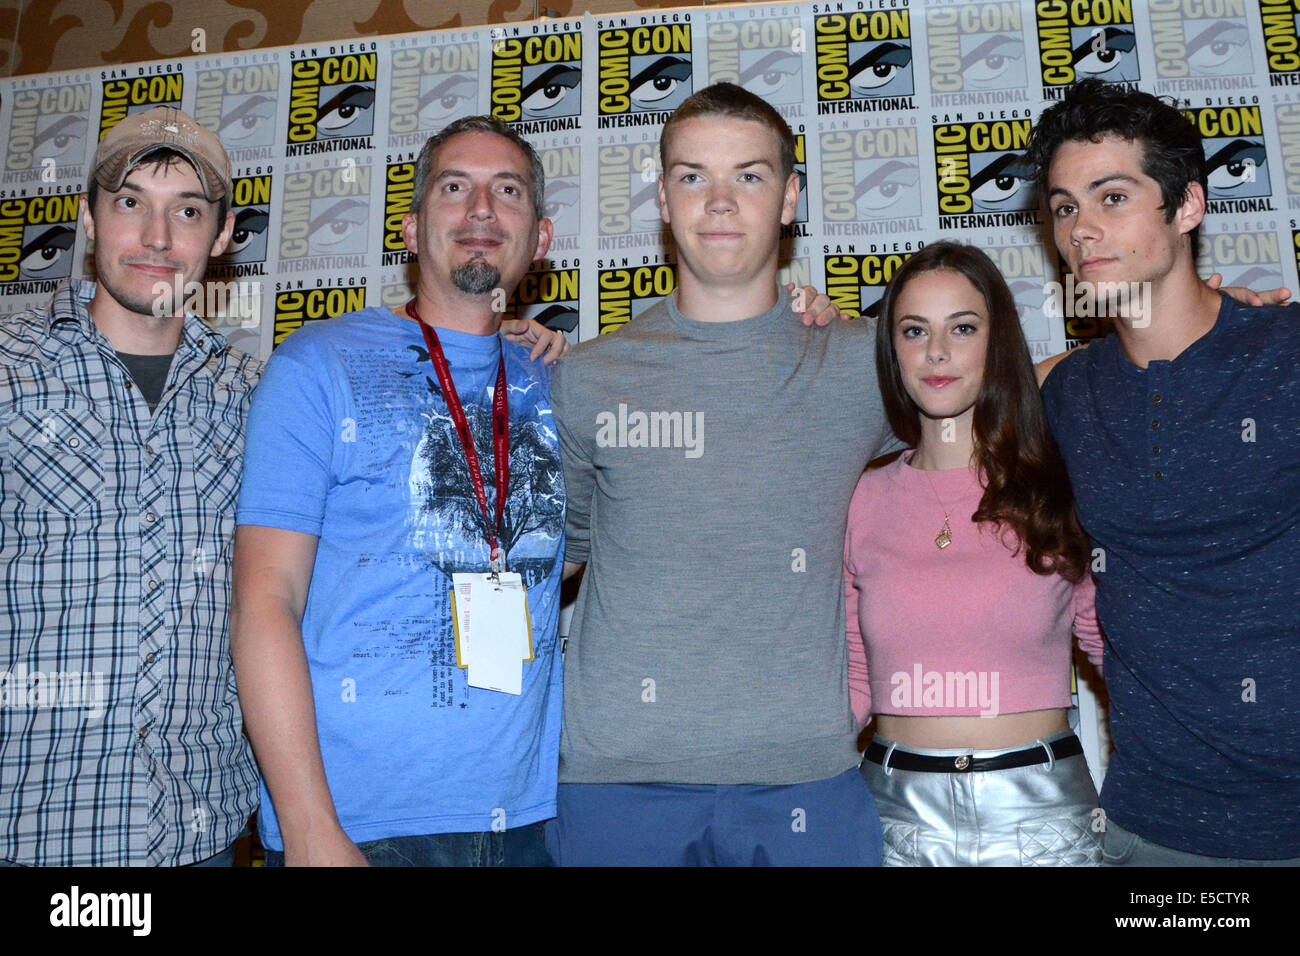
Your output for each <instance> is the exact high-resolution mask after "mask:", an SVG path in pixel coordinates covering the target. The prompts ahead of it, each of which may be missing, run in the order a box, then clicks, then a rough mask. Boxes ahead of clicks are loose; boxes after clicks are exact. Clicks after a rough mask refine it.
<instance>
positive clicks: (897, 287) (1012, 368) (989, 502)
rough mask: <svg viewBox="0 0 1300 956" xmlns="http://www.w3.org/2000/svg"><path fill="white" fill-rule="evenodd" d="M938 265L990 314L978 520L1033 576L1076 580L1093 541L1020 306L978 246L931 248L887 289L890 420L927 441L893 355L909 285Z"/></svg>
mask: <svg viewBox="0 0 1300 956" xmlns="http://www.w3.org/2000/svg"><path fill="white" fill-rule="evenodd" d="M934 269H950V270H952V271H954V272H958V273H960V274H961V275H963V276H965V277H966V279H968V280H969V281H970V283H971V285H973V286H974V287H975V288H976V289H977V290H979V293H980V295H982V296H983V297H984V304H985V306H986V307H987V308H988V315H989V336H988V349H987V351H986V353H985V356H984V379H983V381H982V382H981V383H980V390H979V395H978V396H977V397H976V399H975V410H974V415H973V418H972V423H971V431H972V434H973V438H974V446H975V449H974V464H976V465H977V466H978V467H979V474H980V481H981V483H982V484H983V487H984V494H983V497H981V498H980V504H979V508H977V509H976V511H975V514H974V515H973V516H972V518H971V520H972V521H976V522H981V521H982V522H989V523H991V524H993V525H994V526H995V527H997V529H998V531H999V532H1003V531H1006V530H1010V531H1011V532H1013V533H1014V534H1015V536H1016V539H1017V547H1016V553H1017V554H1018V553H1020V551H1021V549H1023V551H1024V555H1025V563H1026V564H1027V565H1028V566H1029V569H1030V570H1031V571H1033V572H1035V573H1036V574H1060V575H1061V576H1062V577H1064V578H1065V579H1066V580H1068V581H1079V580H1080V579H1081V578H1082V577H1083V575H1084V574H1085V573H1086V572H1087V570H1088V562H1089V558H1090V556H1091V551H1090V545H1089V542H1088V537H1087V535H1086V534H1085V533H1084V530H1083V527H1082V526H1081V525H1080V524H1079V518H1078V516H1077V515H1076V514H1075V511H1074V494H1073V492H1072V491H1071V490H1070V481H1069V478H1068V477H1067V476H1066V473H1065V462H1064V461H1062V459H1061V453H1060V450H1059V449H1058V448H1057V447H1056V442H1055V441H1054V440H1053V439H1052V434H1051V432H1050V431H1049V429H1048V427H1047V415H1046V413H1045V412H1044V411H1043V400H1042V397H1041V396H1040V395H1039V392H1038V379H1037V377H1036V376H1035V374H1034V366H1033V362H1032V361H1031V360H1030V357H1029V346H1028V345H1027V344H1026V343H1025V336H1024V333H1023V332H1022V331H1021V329H1020V317H1019V315H1018V314H1017V312H1016V304H1015V300H1014V299H1013V298H1012V296H1011V290H1010V289H1009V288H1007V283H1006V280H1005V279H1003V278H1002V273H1000V272H999V271H998V269H997V266H995V265H994V264H993V262H992V260H990V259H989V257H988V256H986V255H985V254H984V253H983V252H981V251H980V250H978V249H976V248H975V247H973V246H968V245H963V244H961V243H957V242H948V241H943V242H934V243H931V244H929V245H927V246H926V247H925V248H924V249H922V250H921V251H920V252H917V253H916V254H915V255H913V256H912V257H911V258H910V259H908V260H907V261H906V262H905V263H903V265H902V266H901V267H900V268H899V270H898V271H897V272H896V273H895V274H894V277H893V279H892V280H891V281H890V283H889V287H888V288H887V289H886V290H885V295H884V299H883V300H882V303H881V310H880V320H879V322H878V324H877V326H876V372H877V375H878V377H879V380H880V391H881V395H882V397H883V399H884V405H885V414H886V415H888V417H889V424H890V426H891V427H892V428H893V429H894V434H895V435H897V436H898V437H899V438H900V439H901V440H902V441H904V442H906V443H907V444H909V445H911V446H913V447H915V446H916V444H917V442H918V441H919V440H920V438H921V410H920V409H919V408H918V407H917V405H916V403H915V402H914V401H912V398H911V396H910V395H908V394H907V389H906V388H905V387H904V386H903V375H902V371H901V369H900V368H899V365H898V354H897V353H896V352H895V350H894V325H895V320H896V316H895V310H896V303H897V302H898V298H899V296H900V295H901V294H902V292H903V289H904V288H905V287H906V286H907V283H908V282H910V281H911V280H913V279H915V278H916V277H917V276H919V275H921V274H922V273H925V272H929V271H931V270H934Z"/></svg>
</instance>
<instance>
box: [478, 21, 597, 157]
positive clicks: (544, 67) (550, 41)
mask: <svg viewBox="0 0 1300 956" xmlns="http://www.w3.org/2000/svg"><path fill="white" fill-rule="evenodd" d="M498 29H501V28H498ZM581 112H582V34H581V33H577V32H569V33H550V34H546V35H539V36H530V37H525V38H523V39H510V38H502V39H496V40H494V42H493V44H492V115H493V116H495V117H496V118H497V119H499V120H502V121H504V122H507V123H515V122H521V123H525V124H529V123H533V124H536V123H538V121H542V120H558V119H561V118H565V117H569V118H571V119H570V120H569V121H568V122H563V123H558V124H557V123H546V124H542V125H538V126H537V128H536V129H533V128H532V127H530V126H527V125H525V126H524V127H523V129H524V130H525V131H531V132H542V131H544V130H550V129H576V128H577V126H578V119H577V117H578V116H579V114H580V113H581Z"/></svg>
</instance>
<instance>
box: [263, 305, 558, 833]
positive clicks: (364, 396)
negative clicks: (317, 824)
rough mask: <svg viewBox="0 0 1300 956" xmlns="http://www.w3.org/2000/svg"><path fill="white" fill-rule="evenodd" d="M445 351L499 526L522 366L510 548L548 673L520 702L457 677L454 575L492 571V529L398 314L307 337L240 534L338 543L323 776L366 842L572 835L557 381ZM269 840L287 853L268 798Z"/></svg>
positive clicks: (513, 361) (283, 368)
mask: <svg viewBox="0 0 1300 956" xmlns="http://www.w3.org/2000/svg"><path fill="white" fill-rule="evenodd" d="M438 337H439V340H440V341H441V343H442V347H443V351H444V352H445V353H446V356H447V360H448V363H449V365H450V366H451V372H452V378H453V381H454V382H455V384H456V390H457V393H458V395H459V396H460V400H461V404H462V405H463V406H464V408H465V414H466V417H467V418H468V421H469V425H470V429H471V431H472V432H473V434H474V439H475V445H476V447H477V449H478V457H479V467H480V471H481V472H482V474H483V484H484V487H485V489H486V492H487V501H488V512H489V514H490V515H493V516H495V513H496V488H495V485H496V478H495V473H494V469H493V458H492V428H491V414H492V392H493V389H494V387H495V385H496V378H497V361H498V356H499V355H500V354H502V353H501V350H502V349H504V354H505V360H506V381H507V383H508V388H509V405H510V488H509V496H508V498H507V502H506V508H505V517H504V519H503V536H502V541H503V546H504V547H505V548H506V554H507V562H508V566H509V570H511V571H515V572H518V573H519V574H520V575H521V576H522V577H523V581H524V585H525V587H526V588H527V590H528V607H529V612H530V616H531V619H532V631H533V644H534V653H535V659H534V660H533V661H531V662H528V663H525V664H524V665H523V693H522V695H520V696H518V697H516V696H513V695H510V694H503V693H498V692H496V691H489V690H481V689H479V688H477V687H469V686H468V684H467V683H466V672H465V671H464V670H461V669H460V668H458V667H457V666H456V651H455V643H454V637H453V630H452V615H451V604H450V599H449V592H450V590H451V575H452V574H453V573H455V572H458V571H468V572H474V571H478V572H482V571H486V570H488V543H487V534H486V531H487V529H486V524H485V521H484V518H483V513H482V511H481V510H480V508H479V504H478V499H477V498H476V497H475V494H474V486H473V483H472V481H471V479H470V474H469V468H468V465H467V463H466V460H465V454H464V451H463V450H462V447H461V444H460V439H459V438H458V437H457V435H456V431H455V428H454V426H453V424H452V420H451V416H450V415H449V414H448V411H447V404H446V401H445V400H444V399H443V397H442V392H441V389H440V388H439V386H438V378H437V375H436V374H435V373H434V369H433V363H432V362H431V361H430V360H429V355H428V350H427V348H426V346H425V342H424V337H423V335H422V334H421V331H420V327H419V326H418V325H417V324H416V323H415V322H413V321H410V320H408V319H403V318H400V317H398V316H396V315H394V314H393V313H392V312H390V311H388V310H386V309H365V310H363V311H361V312H354V313H351V314H349V315H345V316H341V317H339V318H337V319H332V320H329V321H326V322H321V323H317V324H313V325H308V326H304V327H303V328H302V329H300V330H298V331H297V332H295V333H293V334H292V335H291V336H289V337H288V338H287V339H285V341H284V343H283V344H282V345H280V347H279V348H278V349H277V350H276V352H275V354H274V355H273V356H272V357H271V360H270V362H269V364H268V366H267V369H266V373H265V374H264V375H263V377H262V381H261V383H260V384H259V386H258V389H257V392H256V393H255V395H254V398H253V404H252V408H251V410H250V412H249V419H248V438H247V443H246V451H245V461H244V477H243V487H242V489H241V492H240V499H239V512H238V523H239V524H250V525H263V526H267V527H274V528H283V529H287V530H290V531H299V532H303V533H306V534H312V535H317V536H318V537H319V539H320V540H319V545H318V549H317V552H316V563H315V566H314V568H313V570H312V578H311V589H310V591H309V593H308V596H307V607H306V612H305V614H304V617H303V626H302V631H303V642H304V644H305V645H306V651H307V661H308V664H309V665H310V669H311V678H312V689H313V696H314V699H315V704H316V725H317V730H318V732H319V734H320V745H321V753H322V756H323V758H324V763H325V775H326V778H327V780H328V781H329V786H330V793H331V795H332V796H333V799H334V806H335V808H336V810H337V812H338V816H339V821H340V822H341V823H342V825H343V829H344V830H345V831H346V832H347V834H348V836H349V837H351V838H352V839H353V841H355V842H361V841H365V840H376V839H381V838H384V837H394V836H412V835H419V834H426V833H453V832H470V831H486V830H491V829H494V828H495V829H501V828H502V827H505V828H513V827H517V826H523V825H525V824H528V823H534V822H537V821H539V820H544V819H546V818H548V817H551V816H554V815H555V787H556V768H557V762H558V747H559V733H560V682H561V668H560V667H559V666H558V661H557V657H558V654H557V649H556V626H557V623H558V615H559V585H560V570H561V555H562V554H563V553H564V541H563V531H564V481H563V476H562V473H561V471H560V459H559V451H558V442H557V438H556V432H555V427H554V423H553V422H552V419H551V404H550V371H549V369H547V368H546V367H545V366H543V365H542V364H541V362H540V361H536V362H532V361H529V359H528V351H527V350H526V349H524V348H522V347H519V346H515V345H511V344H509V343H506V342H503V340H501V339H500V338H499V337H497V336H477V335H469V334H466V333H458V332H451V331H444V330H439V332H438ZM259 832H260V836H261V838H262V842H263V843H264V844H265V845H266V846H268V847H271V848H274V849H280V848H282V846H283V843H282V841H281V837H280V829H279V824H278V821H277V819H276V815H275V807H274V805H273V804H272V802H271V798H270V795H269V794H268V792H267V789H266V782H265V780H263V782H262V810H261V813H260V815H259Z"/></svg>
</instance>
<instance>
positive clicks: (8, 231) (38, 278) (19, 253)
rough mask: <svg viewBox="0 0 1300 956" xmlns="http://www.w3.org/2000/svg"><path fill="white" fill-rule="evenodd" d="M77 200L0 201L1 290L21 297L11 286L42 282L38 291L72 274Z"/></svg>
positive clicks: (71, 198)
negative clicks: (13, 284)
mask: <svg viewBox="0 0 1300 956" xmlns="http://www.w3.org/2000/svg"><path fill="white" fill-rule="evenodd" d="M78 206H79V204H78V197H77V196H76V195H65V196H32V197H29V198H17V199H7V200H4V201H3V202H0V283H3V284H5V286H7V288H5V287H4V286H0V289H3V291H5V292H6V294H22V292H21V290H20V289H19V288H15V287H14V286H12V285H9V283H22V282H42V283H43V284H42V285H41V286H40V287H39V288H38V291H40V290H44V289H46V288H49V289H53V288H54V286H55V285H56V284H57V283H58V282H59V281H60V280H63V279H66V278H68V276H70V275H71V274H72V252H73V247H74V245H75V244H76V238H77V227H76V222H77V212H78Z"/></svg>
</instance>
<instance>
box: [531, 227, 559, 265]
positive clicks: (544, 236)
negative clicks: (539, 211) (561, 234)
mask: <svg viewBox="0 0 1300 956" xmlns="http://www.w3.org/2000/svg"><path fill="white" fill-rule="evenodd" d="M553 238H555V223H553V222H551V220H549V219H541V220H538V222H537V251H536V252H534V253H533V261H534V262H536V261H537V260H538V259H541V258H542V257H543V256H545V255H546V250H547V249H549V248H551V240H552V239H553Z"/></svg>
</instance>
